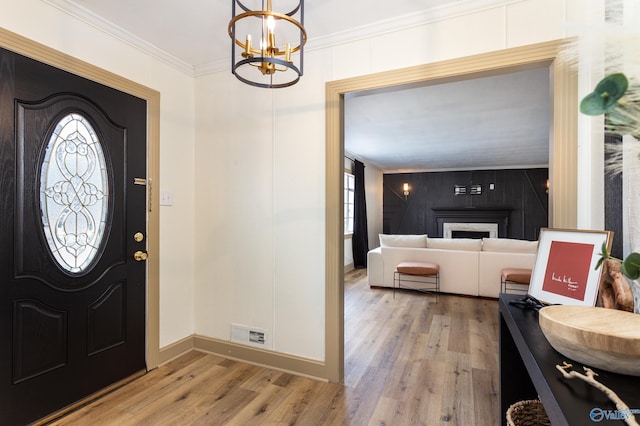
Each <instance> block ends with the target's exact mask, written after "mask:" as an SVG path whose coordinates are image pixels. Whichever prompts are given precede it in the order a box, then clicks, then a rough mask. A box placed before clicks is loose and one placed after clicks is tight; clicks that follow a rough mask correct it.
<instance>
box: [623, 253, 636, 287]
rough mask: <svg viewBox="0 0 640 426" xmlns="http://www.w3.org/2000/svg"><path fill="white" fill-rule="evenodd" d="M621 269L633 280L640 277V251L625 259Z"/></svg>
mask: <svg viewBox="0 0 640 426" xmlns="http://www.w3.org/2000/svg"><path fill="white" fill-rule="evenodd" d="M620 271H621V272H622V273H623V274H624V275H625V276H626V277H628V278H631V279H632V280H635V279H638V277H640V253H636V252H633V253H631V254H630V255H629V256H627V257H626V259H624V261H623V262H622V265H620Z"/></svg>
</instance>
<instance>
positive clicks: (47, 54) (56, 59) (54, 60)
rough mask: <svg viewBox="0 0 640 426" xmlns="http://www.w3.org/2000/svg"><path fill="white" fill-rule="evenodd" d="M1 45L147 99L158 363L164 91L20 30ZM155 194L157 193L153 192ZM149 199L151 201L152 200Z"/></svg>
mask: <svg viewBox="0 0 640 426" xmlns="http://www.w3.org/2000/svg"><path fill="white" fill-rule="evenodd" d="M0 47H2V48H4V49H7V50H10V51H12V52H15V53H18V54H20V55H23V56H27V57H29V58H32V59H35V60H37V61H40V62H43V63H46V64H48V65H52V66H54V67H56V68H59V69H62V70H65V71H68V72H71V73H73V74H76V75H79V76H81V77H84V78H87V79H89V80H93V81H95V82H98V83H101V84H104V85H105V86H109V87H112V88H114V89H117V90H120V91H122V92H125V93H128V94H130V95H133V96H137V97H139V98H141V99H144V100H146V101H147V179H148V180H149V184H148V185H147V197H148V198H147V205H148V206H149V209H148V211H147V251H148V252H149V259H148V260H147V310H146V311H147V312H146V314H147V326H146V363H147V369H148V370H151V369H154V368H156V367H157V366H158V363H159V352H160V316H159V312H160V297H159V293H160V288H159V283H160V267H159V259H158V257H159V253H160V244H159V241H160V238H159V237H160V215H159V203H158V199H159V197H158V196H157V193H158V188H160V182H159V166H160V93H159V92H158V91H156V90H153V89H150V88H148V87H145V86H143V85H141V84H138V83H136V82H134V81H131V80H128V79H126V78H124V77H121V76H118V75H116V74H114V73H111V72H109V71H105V70H103V69H101V68H98V67H96V66H94V65H91V64H89V63H87V62H84V61H81V60H79V59H77V58H74V57H72V56H69V55H67V54H65V53H62V52H59V51H57V50H55V49H52V48H50V47H47V46H45V45H43V44H40V43H37V42H35V41H33V40H29V39H27V38H25V37H23V36H21V35H19V34H16V33H13V32H11V31H8V30H5V29H3V28H0ZM152 194H153V196H152ZM149 200H150V201H151V202H150V203H149Z"/></svg>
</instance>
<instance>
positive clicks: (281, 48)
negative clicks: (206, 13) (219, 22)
mask: <svg viewBox="0 0 640 426" xmlns="http://www.w3.org/2000/svg"><path fill="white" fill-rule="evenodd" d="M243 1H245V3H246V0H243ZM249 1H252V0H249ZM253 1H254V2H256V0H253ZM288 1H289V3H292V0H288ZM257 2H258V3H261V10H252V9H251V8H249V7H247V6H246V5H245V4H244V3H242V1H241V0H232V4H233V6H232V18H231V21H230V22H229V28H228V31H229V36H230V37H231V72H232V73H233V74H234V75H235V76H236V77H237V78H238V80H240V81H242V82H244V83H247V84H250V85H252V86H257V87H265V88H281V87H288V86H292V85H294V84H296V83H297V82H298V81H299V80H300V77H301V76H302V72H303V53H304V45H305V43H306V42H307V32H306V30H305V29H304V0H293V3H294V4H293V9H292V10H291V11H289V12H286V13H280V12H274V11H273V8H272V5H271V3H272V2H271V0H266V2H265V0H257ZM279 2H280V3H284V4H286V3H287V0H279ZM265 3H266V5H265ZM238 12H239V13H238ZM298 16H299V20H297V19H296V17H298ZM256 40H257V42H256ZM282 41H284V43H282ZM278 43H282V44H280V45H278ZM237 47H239V48H240V49H237ZM236 49H237V50H238V51H239V54H238V55H237V54H236Z"/></svg>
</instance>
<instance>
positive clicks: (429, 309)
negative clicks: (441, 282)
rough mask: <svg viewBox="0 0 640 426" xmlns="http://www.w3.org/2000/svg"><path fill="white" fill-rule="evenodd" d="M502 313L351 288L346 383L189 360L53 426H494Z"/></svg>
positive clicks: (486, 306) (362, 283)
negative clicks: (499, 325) (499, 322)
mask: <svg viewBox="0 0 640 426" xmlns="http://www.w3.org/2000/svg"><path fill="white" fill-rule="evenodd" d="M497 339H498V305H497V302H496V301H493V300H483V299H475V298H467V297H458V296H451V295H440V297H439V299H438V303H435V297H434V296H429V295H425V294H422V293H418V292H414V291H408V290H402V291H396V292H395V295H394V294H393V291H392V290H391V289H370V288H369V287H368V286H367V281H366V272H365V271H364V270H355V271H352V272H350V273H348V274H346V276H345V377H344V383H343V384H332V383H324V382H321V381H316V380H312V379H309V378H304V377H299V376H295V375H292V374H288V373H283V372H280V371H275V370H271V369H267V368H262V367H257V366H254V365H249V364H245V363H241V362H236V361H232V360H228V359H224V358H222V357H219V356H214V355H210V354H204V353H200V352H195V351H194V352H191V353H188V354H186V355H183V356H181V357H180V358H178V359H176V360H174V361H172V362H170V363H167V364H165V365H163V366H161V367H159V368H157V369H156V370H154V371H152V372H150V373H148V374H146V375H145V376H143V377H141V378H139V379H137V380H136V381H134V382H132V383H130V384H128V385H126V386H124V387H122V388H120V389H118V390H115V391H114V392H112V393H109V394H107V395H105V396H104V397H102V398H100V399H99V400H97V401H95V402H93V403H91V404H89V405H87V406H85V407H83V408H81V409H79V410H77V411H74V412H72V413H70V414H68V415H67V416H65V417H63V418H61V419H58V420H57V421H54V422H53V423H51V424H53V425H102V424H107V425H227V424H228V425H285V424H286V425H376V426H378V425H465V426H467V425H497V424H499V423H500V419H501V416H502V415H501V414H500V413H498V406H499V400H498V380H499V379H498V359H497V357H498V343H497Z"/></svg>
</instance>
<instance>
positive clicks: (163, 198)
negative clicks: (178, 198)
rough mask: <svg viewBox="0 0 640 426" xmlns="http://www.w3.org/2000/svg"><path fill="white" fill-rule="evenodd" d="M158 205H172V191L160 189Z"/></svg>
mask: <svg viewBox="0 0 640 426" xmlns="http://www.w3.org/2000/svg"><path fill="white" fill-rule="evenodd" d="M160 205H161V206H172V205H173V191H167V190H163V191H160Z"/></svg>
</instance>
